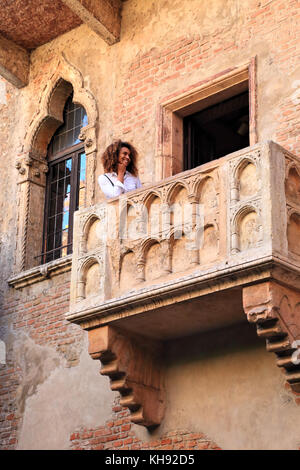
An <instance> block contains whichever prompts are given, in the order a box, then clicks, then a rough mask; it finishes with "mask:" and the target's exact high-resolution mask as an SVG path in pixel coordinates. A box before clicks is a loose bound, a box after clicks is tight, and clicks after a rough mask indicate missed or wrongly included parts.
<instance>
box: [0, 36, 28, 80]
mask: <svg viewBox="0 0 300 470" xmlns="http://www.w3.org/2000/svg"><path fill="white" fill-rule="evenodd" d="M29 64H30V54H29V52H28V51H26V50H25V49H23V48H22V47H20V46H17V44H15V43H14V42H13V41H10V40H8V39H6V38H4V37H3V36H1V35H0V75H2V77H4V78H5V79H6V80H7V81H9V82H10V83H12V84H13V85H15V86H16V87H18V88H22V87H24V86H26V85H27V84H28V76H29Z"/></svg>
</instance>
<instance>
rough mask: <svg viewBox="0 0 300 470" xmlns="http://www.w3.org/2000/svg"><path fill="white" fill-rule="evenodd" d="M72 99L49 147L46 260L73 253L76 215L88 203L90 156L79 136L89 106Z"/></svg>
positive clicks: (44, 242) (44, 255)
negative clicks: (86, 195) (81, 104)
mask: <svg viewBox="0 0 300 470" xmlns="http://www.w3.org/2000/svg"><path fill="white" fill-rule="evenodd" d="M72 98H73V96H72V95H71V96H70V97H69V98H68V99H67V102H66V105H65V108H64V114H63V116H64V118H63V119H64V123H63V125H62V126H61V127H59V128H58V129H57V131H56V132H55V134H54V135H53V137H52V139H51V142H50V144H49V147H48V155H47V160H48V165H49V171H48V174H47V186H46V199H45V220H44V236H43V249H42V255H41V258H42V263H47V262H49V261H53V260H55V259H58V258H61V257H63V256H66V255H67V254H70V253H72V235H73V214H74V212H75V211H76V210H77V209H78V208H79V207H83V206H84V204H85V187H86V156H85V152H84V146H83V143H82V142H81V141H80V140H79V138H78V137H79V133H80V129H81V128H82V127H83V126H86V125H87V123H88V122H87V114H86V111H85V109H84V108H83V107H82V106H80V105H79V104H76V103H73V101H72Z"/></svg>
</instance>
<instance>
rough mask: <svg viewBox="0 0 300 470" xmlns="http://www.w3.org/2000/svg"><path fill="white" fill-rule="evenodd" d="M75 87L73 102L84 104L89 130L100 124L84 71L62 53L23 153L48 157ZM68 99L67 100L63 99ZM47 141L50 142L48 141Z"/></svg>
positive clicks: (27, 136) (95, 104) (26, 137)
mask: <svg viewBox="0 0 300 470" xmlns="http://www.w3.org/2000/svg"><path fill="white" fill-rule="evenodd" d="M70 87H72V88H73V101H74V102H75V103H78V104H80V105H82V106H83V107H84V108H85V110H86V113H87V116H88V123H89V124H88V126H86V127H88V128H91V127H96V125H97V122H98V109H97V103H96V100H95V98H94V96H93V95H92V93H91V92H90V91H88V90H87V89H86V88H84V80H83V76H82V74H81V72H80V71H79V70H78V69H76V67H74V66H73V65H72V64H71V63H70V62H69V61H68V60H67V58H66V57H65V55H64V54H63V53H62V54H61V57H60V58H59V60H58V63H57V65H56V66H55V72H54V73H53V74H52V75H51V76H50V77H49V78H48V80H47V85H46V86H45V88H44V90H43V92H42V95H41V98H40V100H39V104H38V110H37V112H36V113H35V115H34V117H33V119H32V121H31V123H30V124H29V129H28V131H27V132H26V135H25V138H24V146H23V149H22V151H23V152H33V153H39V154H40V156H45V154H46V150H47V145H48V143H49V141H50V139H51V137H52V135H53V133H54V132H55V130H56V129H57V127H58V126H59V125H60V124H61V123H62V112H63V108H64V105H65V101H66V98H67V96H68V94H69V93H70V91H71V88H70ZM64 98H65V99H64ZM47 140H48V141H47Z"/></svg>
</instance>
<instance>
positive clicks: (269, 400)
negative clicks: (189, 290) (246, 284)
mask: <svg viewBox="0 0 300 470" xmlns="http://www.w3.org/2000/svg"><path fill="white" fill-rule="evenodd" d="M178 351H180V354H178ZM166 383H167V389H168V390H169V394H168V406H167V412H166V420H165V422H164V424H163V427H165V428H168V429H170V428H173V429H177V428H185V429H189V430H192V431H194V432H200V431H202V432H205V433H206V434H207V435H208V436H210V438H211V439H213V440H214V441H215V442H217V443H218V445H219V446H220V447H221V448H222V449H240V450H243V449H244V450H246V449H251V450H253V449H273V450H274V449H297V448H299V444H300V431H299V429H300V413H299V406H298V405H297V404H296V403H295V399H294V398H295V397H294V395H293V394H292V393H291V392H290V391H289V390H288V389H285V387H284V383H285V379H284V374H283V373H282V371H280V370H279V369H278V367H277V366H276V364H275V358H274V355H272V354H269V353H267V352H266V350H265V342H264V340H259V339H258V338H256V332H255V329H254V328H253V327H251V326H250V325H246V326H238V327H235V328H231V329H227V331H225V330H223V331H222V330H221V331H219V332H214V333H208V334H206V335H205V336H203V337H198V338H195V339H194V340H191V339H189V340H188V341H186V340H182V341H179V342H175V343H174V344H173V345H172V347H171V350H170V354H169V368H168V373H167V382H166ZM195 417H196V418H195Z"/></svg>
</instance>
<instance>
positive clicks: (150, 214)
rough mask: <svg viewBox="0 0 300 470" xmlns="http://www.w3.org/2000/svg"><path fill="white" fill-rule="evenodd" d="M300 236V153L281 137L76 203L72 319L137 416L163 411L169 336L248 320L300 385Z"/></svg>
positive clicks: (148, 422)
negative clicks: (298, 356) (93, 201)
mask: <svg viewBox="0 0 300 470" xmlns="http://www.w3.org/2000/svg"><path fill="white" fill-rule="evenodd" d="M299 237H300V160H299V159H298V158H296V157H295V156H294V155H292V154H290V153H289V152H287V151H286V150H284V149H283V148H281V147H280V146H278V145H277V144H275V143H273V142H266V143H262V144H258V145H255V146H254V147H248V148H246V149H243V150H241V151H239V152H235V153H233V154H230V155H228V156H225V157H223V158H220V159H218V160H216V161H212V162H210V163H207V164H205V165H202V166H200V167H197V168H194V169H193V170H189V171H186V172H183V173H180V174H177V175H175V176H172V177H170V178H168V179H166V180H164V181H161V182H159V183H156V184H154V185H151V186H147V187H144V188H142V189H139V190H136V191H133V192H130V193H127V194H125V195H123V196H121V197H120V198H115V199H112V200H109V201H108V202H107V203H105V204H99V205H96V206H93V207H89V208H87V209H84V210H81V211H78V212H77V213H76V215H75V221H74V252H73V260H72V276H71V302H70V311H69V314H68V316H67V319H68V320H69V321H72V322H75V323H78V324H80V325H81V326H82V327H83V328H84V329H86V330H88V331H89V341H90V354H91V355H92V357H93V358H95V359H100V360H101V362H102V364H103V367H102V369H101V373H102V374H105V375H108V376H109V377H110V378H111V387H112V389H113V390H119V391H120V393H121V395H122V399H121V404H122V405H124V406H127V407H129V408H130V410H131V412H132V420H133V421H134V422H136V423H138V424H143V425H145V426H152V425H157V424H159V423H160V422H161V420H162V417H163V410H164V386H163V364H161V362H162V361H161V360H160V361H158V360H157V359H158V358H159V357H161V356H160V354H161V347H162V345H163V344H165V343H166V342H167V341H168V340H170V339H172V338H178V337H184V336H189V335H192V334H196V333H200V332H205V331H208V330H213V329H219V328H223V327H230V325H233V324H236V323H241V322H245V321H247V320H248V321H250V322H252V323H254V324H256V327H257V333H258V335H259V336H261V337H262V338H265V339H266V342H267V350H269V351H271V352H274V353H275V354H276V356H277V364H278V366H279V367H283V368H285V370H286V374H287V381H288V383H289V384H290V385H291V387H292V388H293V389H294V390H295V391H300V385H299V384H300V367H299V365H298V364H297V361H296V360H295V351H296V350H297V345H298V343H297V339H300V320H299V315H298V314H299V313H300V294H299V289H300V277H299V272H300V244H299ZM245 314H246V315H245ZM299 343H300V342H299ZM296 353H297V351H296ZM158 364H159V365H158Z"/></svg>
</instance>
